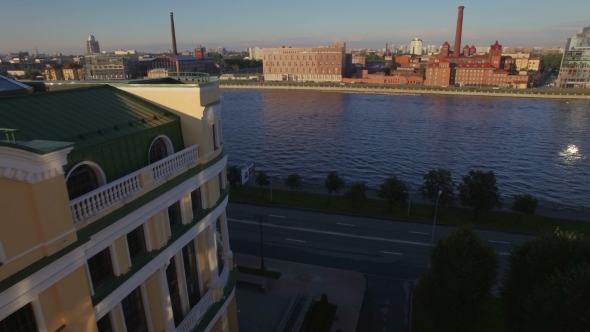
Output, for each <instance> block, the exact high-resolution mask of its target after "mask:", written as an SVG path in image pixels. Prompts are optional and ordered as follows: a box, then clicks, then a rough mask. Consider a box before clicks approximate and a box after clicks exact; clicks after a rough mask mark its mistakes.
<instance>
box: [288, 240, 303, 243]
mask: <svg viewBox="0 0 590 332" xmlns="http://www.w3.org/2000/svg"><path fill="white" fill-rule="evenodd" d="M285 240H287V241H295V242H303V243H305V241H303V240H296V239H285Z"/></svg>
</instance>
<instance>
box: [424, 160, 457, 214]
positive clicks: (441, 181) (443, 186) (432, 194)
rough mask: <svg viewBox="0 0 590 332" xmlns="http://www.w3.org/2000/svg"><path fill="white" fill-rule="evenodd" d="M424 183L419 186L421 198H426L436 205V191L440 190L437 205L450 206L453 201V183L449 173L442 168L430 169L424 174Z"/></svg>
mask: <svg viewBox="0 0 590 332" xmlns="http://www.w3.org/2000/svg"><path fill="white" fill-rule="evenodd" d="M423 178H424V183H423V184H422V185H421V186H420V192H421V193H422V197H424V198H428V199H429V200H430V201H432V203H436V199H437V198H438V191H439V190H442V192H443V193H442V195H441V196H440V198H439V199H438V200H439V204H442V205H450V204H452V203H453V201H454V199H455V182H453V177H452V176H451V171H449V170H448V169H444V168H437V169H431V170H430V171H428V173H426V174H424V176H423Z"/></svg>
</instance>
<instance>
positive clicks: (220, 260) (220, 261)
mask: <svg viewBox="0 0 590 332" xmlns="http://www.w3.org/2000/svg"><path fill="white" fill-rule="evenodd" d="M222 257H223V246H222V245H221V241H217V274H218V275H221V270H223V263H224V261H223V258H222Z"/></svg>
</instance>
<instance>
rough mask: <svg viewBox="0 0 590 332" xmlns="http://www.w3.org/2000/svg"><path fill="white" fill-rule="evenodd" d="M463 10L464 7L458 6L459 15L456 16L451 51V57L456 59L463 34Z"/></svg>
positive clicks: (459, 51)
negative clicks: (455, 29) (453, 41)
mask: <svg viewBox="0 0 590 332" xmlns="http://www.w3.org/2000/svg"><path fill="white" fill-rule="evenodd" d="M463 9H465V7H463V6H459V15H458V16H457V32H455V47H454V49H453V56H456V57H458V56H459V54H461V35H462V34H463Z"/></svg>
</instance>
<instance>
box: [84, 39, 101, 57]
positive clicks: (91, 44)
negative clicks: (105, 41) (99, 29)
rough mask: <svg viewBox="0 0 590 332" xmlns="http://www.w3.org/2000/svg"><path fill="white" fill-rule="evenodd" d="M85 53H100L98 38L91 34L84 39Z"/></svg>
mask: <svg viewBox="0 0 590 332" xmlns="http://www.w3.org/2000/svg"><path fill="white" fill-rule="evenodd" d="M86 53H88V54H96V53H100V45H99V44H98V40H96V39H94V36H93V35H90V36H88V40H87V41H86Z"/></svg>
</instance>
